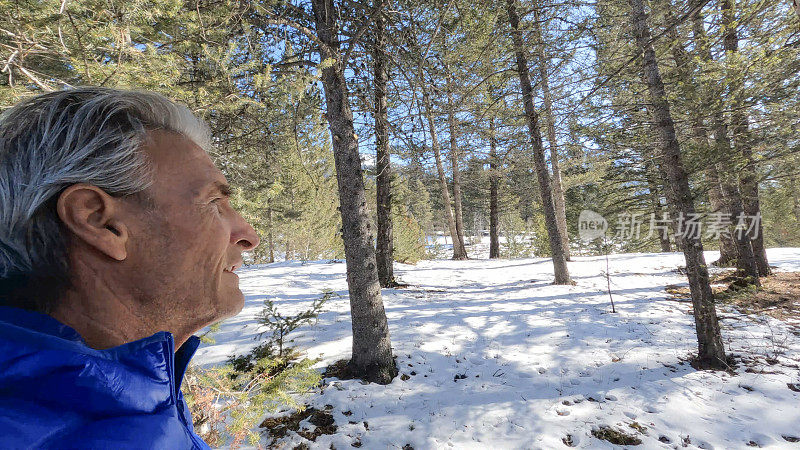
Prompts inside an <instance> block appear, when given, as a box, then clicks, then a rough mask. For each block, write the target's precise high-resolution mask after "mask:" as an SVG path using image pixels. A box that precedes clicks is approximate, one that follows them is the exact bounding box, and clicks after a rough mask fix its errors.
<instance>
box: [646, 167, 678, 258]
mask: <svg viewBox="0 0 800 450" xmlns="http://www.w3.org/2000/svg"><path fill="white" fill-rule="evenodd" d="M644 170H645V177H646V179H647V189H648V191H650V201H651V202H652V203H653V214H655V219H656V220H661V219H662V218H663V217H664V209H665V208H664V206H663V205H662V204H661V194H660V191H661V188H660V187H659V184H658V175H657V174H655V173H654V170H653V164H651V163H648V162H647V161H645V165H644ZM656 233H657V234H658V242H659V244H661V251H662V252H665V253H672V246H671V245H670V242H669V234H668V233H665V232H664V231H662V230H658V231H657V232H656Z"/></svg>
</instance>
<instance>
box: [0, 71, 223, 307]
mask: <svg viewBox="0 0 800 450" xmlns="http://www.w3.org/2000/svg"><path fill="white" fill-rule="evenodd" d="M149 130H169V131H174V132H177V133H181V134H183V135H185V136H186V137H187V138H189V139H191V140H192V141H194V143H196V144H197V145H199V146H200V147H202V148H204V149H206V150H208V149H209V147H210V143H211V142H210V133H209V130H208V127H207V126H206V125H205V124H204V123H203V122H202V121H201V120H200V119H198V118H196V117H195V116H194V115H193V114H192V113H191V111H189V109H188V108H186V107H185V106H183V105H179V104H177V103H174V102H172V101H170V100H168V99H166V98H165V97H163V96H161V95H159V94H156V93H152V92H137V91H125V90H118V89H109V88H100V87H86V88H79V89H70V90H64V91H59V92H51V93H48V94H44V95H39V96H36V97H32V98H29V99H26V100H24V101H22V102H20V103H19V104H17V105H15V106H14V107H12V108H10V109H8V110H7V111H5V112H3V113H2V115H0V305H7V306H16V307H22V308H27V309H33V310H37V311H41V312H48V311H50V310H51V309H52V307H53V306H54V304H55V301H56V300H57V297H58V295H60V294H62V293H63V290H64V289H66V288H67V287H68V286H69V262H68V256H67V239H66V234H65V233H64V230H63V228H62V224H61V221H60V219H59V217H58V214H57V212H56V202H57V200H58V196H59V195H60V193H61V192H63V190H64V189H66V188H67V187H69V186H71V185H73V184H76V183H87V184H91V185H94V186H97V187H99V188H101V189H103V190H104V191H106V192H107V193H108V194H109V195H113V196H120V197H121V196H129V195H135V194H138V193H141V192H142V191H144V190H145V189H147V188H148V187H149V186H150V185H151V184H152V182H153V179H152V168H151V165H150V162H149V161H148V158H147V157H146V156H145V154H144V151H143V149H142V145H143V144H144V143H145V140H146V139H147V131H149Z"/></svg>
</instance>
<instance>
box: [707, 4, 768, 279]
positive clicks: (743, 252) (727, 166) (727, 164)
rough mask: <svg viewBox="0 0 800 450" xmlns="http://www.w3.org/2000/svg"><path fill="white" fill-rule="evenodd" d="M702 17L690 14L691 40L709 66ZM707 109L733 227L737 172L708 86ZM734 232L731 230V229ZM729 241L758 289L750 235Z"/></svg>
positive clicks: (737, 212)
mask: <svg viewBox="0 0 800 450" xmlns="http://www.w3.org/2000/svg"><path fill="white" fill-rule="evenodd" d="M703 22H704V20H703V16H702V13H701V10H700V8H699V7H698V10H697V11H696V12H695V13H694V15H693V17H692V30H693V33H694V38H695V48H696V49H697V50H696V51H697V52H698V53H699V54H700V57H701V58H703V59H705V60H706V61H709V62H711V61H712V60H713V56H712V54H711V49H710V47H709V46H708V40H707V37H706V34H705V25H704V23H703ZM703 96H704V97H705V98H706V99H707V101H708V102H709V104H710V105H712V118H711V122H712V127H713V131H714V146H713V148H714V151H713V152H712V165H713V164H715V165H716V166H717V175H718V176H717V179H718V185H719V188H720V192H721V194H722V199H723V202H724V204H725V209H726V212H727V213H728V214H730V217H731V220H732V221H733V222H734V224H735V223H736V222H737V221H738V219H739V217H740V216H741V215H742V214H743V213H744V203H743V201H742V196H741V192H740V190H739V183H738V177H739V174H738V170H737V169H736V167H735V164H733V163H732V161H731V158H732V157H733V156H734V155H733V147H732V145H731V141H730V138H729V137H728V127H727V125H726V124H725V118H724V116H723V112H722V108H721V105H720V103H719V101H718V99H717V98H715V97H716V94H715V93H714V92H713V90H712V89H711V87H710V86H707V87H706V89H705V92H704V95H703ZM732 228H734V227H732ZM731 241H732V242H733V243H734V245H735V247H736V267H737V269H738V270H739V272H740V273H741V274H742V275H743V276H744V277H745V278H743V280H745V281H746V282H747V283H750V282H752V283H753V284H755V285H760V282H759V279H758V265H757V263H756V258H755V255H754V253H753V246H752V243H751V241H750V235H748V234H746V233H743V232H741V231H736V229H735V228H734V229H732V231H731Z"/></svg>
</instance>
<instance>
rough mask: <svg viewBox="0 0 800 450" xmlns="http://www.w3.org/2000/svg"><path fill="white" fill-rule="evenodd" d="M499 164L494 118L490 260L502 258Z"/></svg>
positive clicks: (491, 132) (491, 125) (490, 149)
mask: <svg viewBox="0 0 800 450" xmlns="http://www.w3.org/2000/svg"><path fill="white" fill-rule="evenodd" d="M498 166H499V164H498V163H497V137H496V136H495V128H494V117H492V118H491V119H489V258H490V259H493V258H499V257H500V205H499V199H498V197H499V186H500V174H499V173H498V170H499V167H498Z"/></svg>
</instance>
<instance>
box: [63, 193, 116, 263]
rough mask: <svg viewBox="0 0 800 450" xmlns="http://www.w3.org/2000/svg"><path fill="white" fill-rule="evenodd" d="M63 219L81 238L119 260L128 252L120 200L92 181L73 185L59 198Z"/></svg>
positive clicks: (70, 229)
mask: <svg viewBox="0 0 800 450" xmlns="http://www.w3.org/2000/svg"><path fill="white" fill-rule="evenodd" d="M56 210H57V212H58V217H59V218H60V219H61V222H63V223H64V225H65V226H66V227H67V229H69V231H71V232H72V233H73V234H74V235H75V236H76V237H77V238H78V239H80V240H82V241H84V242H85V243H86V244H88V245H89V246H91V247H94V248H95V249H97V250H98V251H100V252H101V253H104V254H105V255H107V256H108V257H110V258H113V259H116V260H117V261H123V260H125V258H127V256H128V253H127V251H126V249H125V245H126V243H127V241H128V227H127V226H125V224H124V223H123V222H122V221H121V220H120V218H119V212H120V211H119V200H118V199H116V198H114V197H112V196H110V195H108V194H107V193H106V192H105V191H103V190H102V189H100V188H98V187H97V186H92V185H90V184H83V183H80V184H74V185H72V186H70V187H68V188H67V189H65V190H64V192H62V193H61V195H60V196H59V197H58V203H57V205H56Z"/></svg>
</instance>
